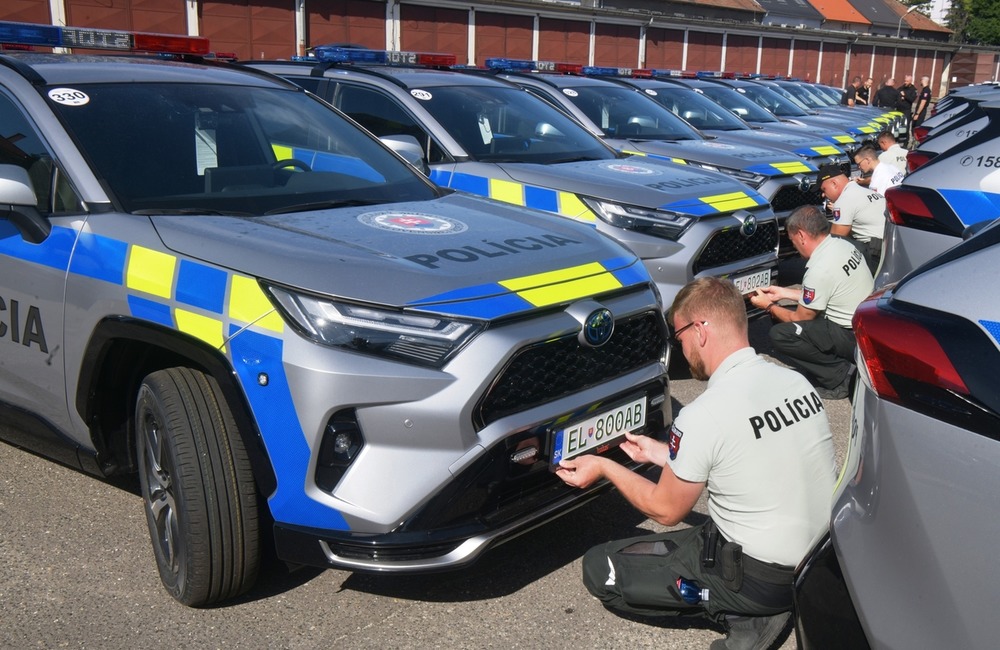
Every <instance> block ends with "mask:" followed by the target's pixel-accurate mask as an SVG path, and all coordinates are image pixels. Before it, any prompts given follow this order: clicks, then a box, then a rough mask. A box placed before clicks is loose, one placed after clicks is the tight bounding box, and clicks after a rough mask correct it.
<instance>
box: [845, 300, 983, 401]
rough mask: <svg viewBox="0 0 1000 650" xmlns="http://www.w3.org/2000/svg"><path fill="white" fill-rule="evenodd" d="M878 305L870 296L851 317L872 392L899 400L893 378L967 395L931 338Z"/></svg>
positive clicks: (930, 335)
mask: <svg viewBox="0 0 1000 650" xmlns="http://www.w3.org/2000/svg"><path fill="white" fill-rule="evenodd" d="M878 301H879V297H878V296H877V295H876V296H872V297H871V298H869V299H868V300H866V301H865V302H863V303H861V305H859V306H858V309H857V311H856V312H855V313H854V336H855V337H856V338H857V340H858V349H859V350H860V351H861V356H862V358H863V359H864V361H865V366H866V367H867V368H868V375H869V376H870V377H871V380H872V388H874V389H875V392H876V393H878V394H879V395H880V396H882V397H890V398H896V399H898V398H899V390H898V388H899V386H898V382H897V383H896V384H894V383H893V378H905V379H909V380H911V381H917V382H920V383H923V384H929V385H932V386H938V387H941V388H944V389H946V390H954V391H957V392H960V393H963V394H968V393H969V389H968V388H966V386H965V383H964V382H963V381H962V378H961V377H959V375H958V371H956V370H955V367H954V366H953V365H952V364H951V361H949V360H948V355H947V354H945V352H944V350H942V349H941V346H940V345H939V344H938V342H937V339H935V338H934V335H933V334H931V333H930V332H929V331H928V330H927V329H926V328H925V327H924V326H922V325H921V324H919V323H918V322H916V321H913V320H909V319H904V318H900V317H897V316H895V315H892V314H890V313H888V312H887V311H884V310H880V309H879V306H878V304H879V302H878Z"/></svg>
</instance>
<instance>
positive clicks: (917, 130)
mask: <svg viewBox="0 0 1000 650" xmlns="http://www.w3.org/2000/svg"><path fill="white" fill-rule="evenodd" d="M929 132H930V129H929V128H927V127H926V126H915V127H913V137H914V138H916V140H917V142H923V141H924V139H925V138H926V137H927V134H928V133H929Z"/></svg>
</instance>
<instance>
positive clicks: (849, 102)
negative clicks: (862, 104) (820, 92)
mask: <svg viewBox="0 0 1000 650" xmlns="http://www.w3.org/2000/svg"><path fill="white" fill-rule="evenodd" d="M860 87H861V77H855V78H854V79H851V84H850V85H849V86H848V87H847V90H845V91H844V96H843V97H841V98H840V103H841V104H843V105H844V106H854V104H855V100H856V98H857V96H858V88H860Z"/></svg>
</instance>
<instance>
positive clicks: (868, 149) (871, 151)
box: [854, 144, 879, 162]
mask: <svg viewBox="0 0 1000 650" xmlns="http://www.w3.org/2000/svg"><path fill="white" fill-rule="evenodd" d="M878 154H879V152H878V151H876V150H875V147H873V146H871V145H870V144H866V145H865V146H863V147H861V148H860V149H858V150H857V151H855V152H854V161H855V162H857V161H858V159H860V158H867V159H868V160H878Z"/></svg>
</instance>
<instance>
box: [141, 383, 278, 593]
mask: <svg viewBox="0 0 1000 650" xmlns="http://www.w3.org/2000/svg"><path fill="white" fill-rule="evenodd" d="M135 435H136V449H137V450H138V451H137V453H138V455H139V481H140V485H141V488H142V497H143V501H144V504H145V510H146V521H147V523H148V524H149V534H150V537H151V539H152V542H153V554H154V556H155V557H156V564H157V568H158V569H159V571H160V579H161V580H162V582H163V586H164V587H166V589H167V591H168V592H170V595H172V596H173V597H174V598H176V599H177V600H178V601H180V602H181V603H184V604H185V605H190V606H193V607H198V606H202V605H208V604H211V603H214V602H218V601H221V600H225V599H227V598H231V597H233V596H236V595H239V594H241V593H243V592H244V591H246V590H247V589H249V588H250V587H251V586H252V585H253V583H254V581H255V580H256V578H257V571H258V568H259V564H260V530H259V519H258V513H257V493H256V488H255V486H254V481H253V472H252V470H251V468H250V460H249V458H248V457H247V453H246V450H245V448H244V447H243V441H242V439H241V438H240V435H239V432H238V431H237V430H236V424H235V421H234V420H233V416H232V413H231V412H230V411H229V408H228V406H227V405H226V402H225V400H224V398H223V397H222V395H221V392H220V390H219V386H218V384H217V383H216V382H215V380H214V379H212V378H211V377H209V376H207V375H205V374H204V373H201V372H198V371H196V370H192V369H190V368H168V369H166V370H159V371H157V372H154V373H152V374H150V375H148V376H147V377H146V378H145V379H144V380H143V382H142V385H141V386H140V388H139V393H138V397H137V399H136V412H135Z"/></svg>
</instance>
